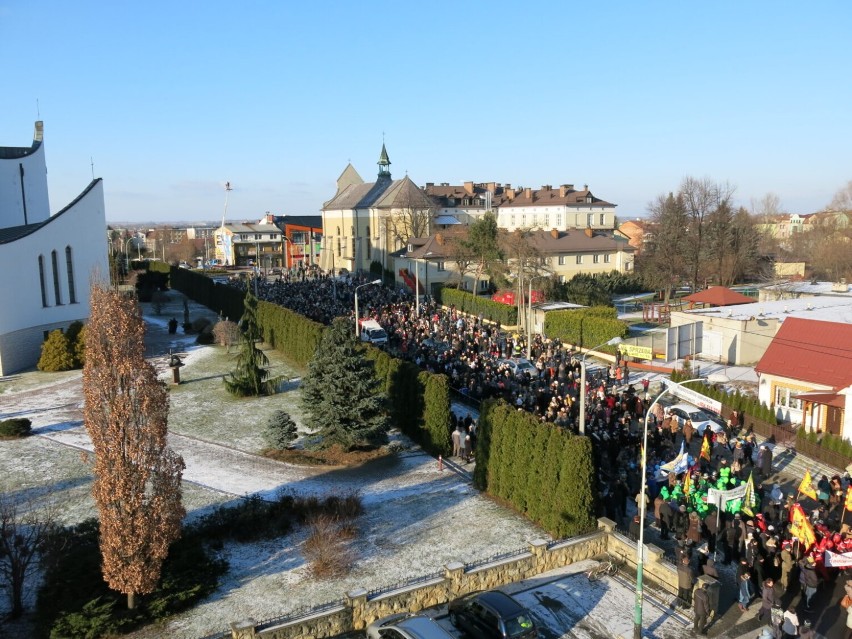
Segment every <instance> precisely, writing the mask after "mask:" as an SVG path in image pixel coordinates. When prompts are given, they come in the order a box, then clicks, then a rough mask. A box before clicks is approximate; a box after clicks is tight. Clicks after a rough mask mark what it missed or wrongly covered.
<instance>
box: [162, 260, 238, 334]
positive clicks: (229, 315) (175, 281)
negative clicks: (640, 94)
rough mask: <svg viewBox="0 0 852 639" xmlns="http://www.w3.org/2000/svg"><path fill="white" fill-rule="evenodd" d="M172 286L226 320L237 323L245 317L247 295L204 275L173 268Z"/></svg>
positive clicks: (185, 269)
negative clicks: (244, 301)
mask: <svg viewBox="0 0 852 639" xmlns="http://www.w3.org/2000/svg"><path fill="white" fill-rule="evenodd" d="M171 286H172V288H173V289H175V290H177V291H180V292H181V293H183V294H184V295H186V296H187V297H188V298H189V299H191V300H193V301H194V302H198V303H199V304H203V305H204V306H206V307H207V308H209V309H210V310H212V311H214V312H216V313H218V314H219V315H221V316H222V317H224V318H226V319H229V320H233V321H235V322H237V321H239V319H240V318H241V317H242V316H243V299H244V298H245V293H243V292H242V291H240V290H238V289H236V288H234V287H233V286H227V285H224V286H223V285H221V284H217V283H216V282H214V281H213V280H212V279H210V278H209V277H207V276H206V275H204V274H202V273H196V272H195V271H191V270H190V269H187V268H178V267H177V266H172V267H171Z"/></svg>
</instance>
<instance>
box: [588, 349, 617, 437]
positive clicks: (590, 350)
mask: <svg viewBox="0 0 852 639" xmlns="http://www.w3.org/2000/svg"><path fill="white" fill-rule="evenodd" d="M623 341H624V340H623V339H621V338H620V337H613V338H612V339H611V340H609V341H608V342H604V343H603V344H598V345H597V346H595V347H594V348H590V349H589V350H587V351H586V352H585V353H583V357H582V359H581V360H580V434H581V435H585V434H586V356H587V355H588V354H589V353H591V352H592V351H593V350H595V348H600V347H601V346H615V345H616V344H621V342H623Z"/></svg>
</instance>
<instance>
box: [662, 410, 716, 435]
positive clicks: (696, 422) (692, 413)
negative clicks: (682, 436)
mask: <svg viewBox="0 0 852 639" xmlns="http://www.w3.org/2000/svg"><path fill="white" fill-rule="evenodd" d="M668 413H669V414H670V415H673V416H674V417H677V419H678V422H679V423H680V426H681V428H683V425H684V424H685V423H686V420H689V421H691V422H692V427H693V428H694V429H695V432H696V433H698V435H699V436H704V431H705V430H706V429H707V427H708V426H709V427H710V429H711V430H712V431H713V432H714V433H721V432H722V431H723V430H725V422H724V421H722V418H721V417H717V416H716V415H712V414H710V413H707V412H705V411H703V410H701V409H700V408H696V407H695V406H693V405H692V404H674V405H673V406H669V408H668Z"/></svg>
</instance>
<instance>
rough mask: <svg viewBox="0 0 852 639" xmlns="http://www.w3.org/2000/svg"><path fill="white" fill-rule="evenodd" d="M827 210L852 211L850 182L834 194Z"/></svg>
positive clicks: (851, 187)
mask: <svg viewBox="0 0 852 639" xmlns="http://www.w3.org/2000/svg"><path fill="white" fill-rule="evenodd" d="M829 208H830V209H831V210H833V211H846V212H849V211H852V180H849V181H848V182H847V183H846V186H844V187H843V188H842V189H840V190H839V191H837V193H835V194H834V197H833V198H832V199H831V204H829Z"/></svg>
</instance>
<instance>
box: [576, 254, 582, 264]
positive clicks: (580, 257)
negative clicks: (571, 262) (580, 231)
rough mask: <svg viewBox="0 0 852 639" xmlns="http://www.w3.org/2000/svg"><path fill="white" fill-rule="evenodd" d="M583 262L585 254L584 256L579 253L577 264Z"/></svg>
mask: <svg viewBox="0 0 852 639" xmlns="http://www.w3.org/2000/svg"><path fill="white" fill-rule="evenodd" d="M582 263H583V256H582V255H578V256H577V264H582Z"/></svg>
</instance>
